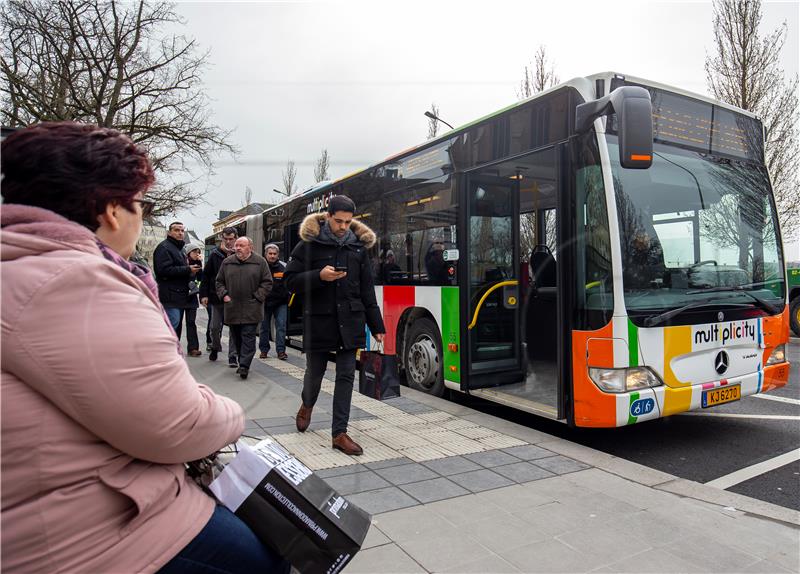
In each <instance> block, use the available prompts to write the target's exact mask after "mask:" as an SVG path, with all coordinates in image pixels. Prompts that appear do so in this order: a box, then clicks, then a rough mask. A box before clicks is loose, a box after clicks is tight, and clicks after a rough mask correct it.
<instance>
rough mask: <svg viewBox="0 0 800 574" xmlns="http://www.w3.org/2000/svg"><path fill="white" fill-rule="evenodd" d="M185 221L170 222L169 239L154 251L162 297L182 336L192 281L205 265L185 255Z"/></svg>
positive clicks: (172, 320)
mask: <svg viewBox="0 0 800 574" xmlns="http://www.w3.org/2000/svg"><path fill="white" fill-rule="evenodd" d="M184 233H185V232H184V229H183V223H181V222H180V221H173V222H172V223H170V224H169V228H168V231H167V238H166V239H165V240H164V241H162V242H161V243H159V244H158V245H157V246H156V249H155V251H153V271H154V272H155V275H156V282H157V283H158V298H159V300H160V301H161V304H162V305H163V306H164V310H165V311H166V312H167V317H169V322H170V323H172V328H173V329H175V334H176V335H178V339H179V340H180V338H181V323H183V312H184V310H185V309H186V308H187V307H188V306H189V305H190V303H189V280H191V279H193V278H194V276H195V275H197V274H198V273H199V272H200V270H201V269H202V266H200V265H189V263H188V262H187V261H186V256H185V255H184V254H183V246H184V241H183V237H184Z"/></svg>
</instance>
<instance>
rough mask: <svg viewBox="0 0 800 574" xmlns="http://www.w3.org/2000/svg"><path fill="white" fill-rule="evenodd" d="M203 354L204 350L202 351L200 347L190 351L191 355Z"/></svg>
mask: <svg viewBox="0 0 800 574" xmlns="http://www.w3.org/2000/svg"><path fill="white" fill-rule="evenodd" d="M202 354H203V353H202V351H200V350H199V349H192V350H191V351H189V356H190V357H199V356H200V355H202Z"/></svg>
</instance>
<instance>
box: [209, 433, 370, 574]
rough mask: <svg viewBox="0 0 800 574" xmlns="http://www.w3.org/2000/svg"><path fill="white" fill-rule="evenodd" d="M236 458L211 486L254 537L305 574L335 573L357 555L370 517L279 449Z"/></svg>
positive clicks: (266, 446) (259, 448)
mask: <svg viewBox="0 0 800 574" xmlns="http://www.w3.org/2000/svg"><path fill="white" fill-rule="evenodd" d="M237 447H238V450H239V452H238V454H237V455H236V458H234V459H233V460H232V461H231V462H230V463H229V464H228V465H227V466H226V467H225V469H224V470H223V471H222V472H221V473H220V474H219V476H217V478H216V479H214V481H213V482H212V483H211V485H210V486H209V488H210V490H211V492H212V493H213V494H214V496H216V497H217V499H218V500H219V501H220V502H222V503H223V504H224V505H225V506H227V507H228V508H229V509H230V510H231V511H233V512H234V514H236V515H237V516H238V517H239V518H241V519H242V521H244V522H245V523H246V524H247V525H248V526H249V527H250V528H251V530H253V532H255V534H256V536H258V537H259V539H260V540H261V541H262V542H263V543H264V544H265V545H267V546H269V547H270V548H272V549H273V550H274V551H275V552H277V553H278V554H280V555H281V556H283V557H284V558H285V559H286V560H287V561H288V562H290V563H291V564H292V566H294V567H295V568H296V569H297V570H298V571H299V572H301V573H303V574H318V573H319V574H322V573H326V574H335V573H336V572H339V571H340V570H341V569H342V568H344V567H345V565H346V564H347V563H348V562H349V561H350V560H351V559H352V558H353V556H355V554H356V552H358V551H359V549H360V548H361V545H362V544H363V543H364V538H365V537H366V535H367V531H368V530H369V526H370V516H369V514H367V513H366V512H364V511H363V510H361V509H360V508H358V507H357V506H356V505H354V504H353V503H351V502H349V501H348V500H347V499H346V498H344V497H343V496H340V495H339V494H337V493H336V491H334V490H333V489H332V488H331V487H330V486H329V485H328V483H326V482H325V481H324V480H322V479H321V478H319V477H318V476H317V475H315V474H314V473H312V472H311V470H309V469H308V467H306V466H305V465H304V464H303V463H302V462H300V461H299V460H297V459H296V458H294V457H293V456H292V455H291V454H289V452H287V451H286V449H284V448H283V447H282V446H281V445H280V444H278V443H277V442H275V441H274V440H272V439H269V438H267V439H264V440H262V441H261V442H259V443H258V444H256V445H255V446H253V447H250V446H248V445H247V444H245V443H243V442H239V443H238V444H237Z"/></svg>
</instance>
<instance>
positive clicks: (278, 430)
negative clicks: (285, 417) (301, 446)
mask: <svg viewBox="0 0 800 574" xmlns="http://www.w3.org/2000/svg"><path fill="white" fill-rule="evenodd" d="M264 430H265V431H266V432H267V433H269V435H270V436H277V435H279V434H289V433H293V432H295V433H296V432H297V427H296V426H295V425H294V424H291V425H283V426H278V427H270V428H268V429H264Z"/></svg>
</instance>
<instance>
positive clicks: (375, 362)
mask: <svg viewBox="0 0 800 574" xmlns="http://www.w3.org/2000/svg"><path fill="white" fill-rule="evenodd" d="M382 347H383V346H382V345H381V346H380V347H379V350H378V351H361V356H360V362H361V368H360V369H359V372H358V392H359V393H361V394H362V395H366V396H368V397H371V398H373V399H377V400H379V401H382V400H384V399H391V398H394V397H399V396H400V374H399V373H398V370H397V356H396V355H384V354H383V353H382V352H381V351H382Z"/></svg>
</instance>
